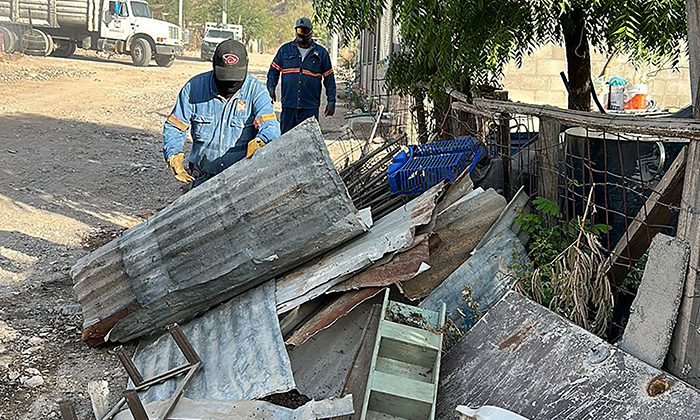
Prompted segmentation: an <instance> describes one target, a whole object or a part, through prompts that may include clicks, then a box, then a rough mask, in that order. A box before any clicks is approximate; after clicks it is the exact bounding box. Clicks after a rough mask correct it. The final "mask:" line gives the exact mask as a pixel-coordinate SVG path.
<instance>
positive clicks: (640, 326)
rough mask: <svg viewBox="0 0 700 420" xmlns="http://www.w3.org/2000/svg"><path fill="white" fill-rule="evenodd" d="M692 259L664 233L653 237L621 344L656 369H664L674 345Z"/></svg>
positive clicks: (678, 242) (687, 250)
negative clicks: (680, 306)
mask: <svg viewBox="0 0 700 420" xmlns="http://www.w3.org/2000/svg"><path fill="white" fill-rule="evenodd" d="M689 257H690V245H689V244H688V243H687V242H686V241H683V240H681V239H677V238H673V237H671V236H668V235H664V234H662V233H659V234H657V235H656V236H655V237H654V239H653V240H652V241H651V246H650V247H649V258H648V259H647V265H646V267H645V268H644V276H643V277H642V283H641V284H640V286H639V290H638V291H637V297H636V298H635V299H634V302H633V303H632V309H631V314H630V319H629V321H628V322H627V327H626V328H625V332H624V334H623V336H622V340H620V343H619V344H618V346H619V347H620V348H621V349H622V350H624V351H626V352H628V353H630V354H631V355H633V356H636V357H638V358H639V359H641V360H643V361H645V362H647V363H649V364H650V365H652V366H654V367H656V368H660V367H661V366H662V365H663V363H664V360H665V359H666V353H667V352H668V347H669V345H670V344H671V336H672V335H673V328H674V327H675V325H676V319H677V317H678V307H679V305H680V303H681V295H682V294H683V285H684V283H685V276H686V271H687V269H688V258H689Z"/></svg>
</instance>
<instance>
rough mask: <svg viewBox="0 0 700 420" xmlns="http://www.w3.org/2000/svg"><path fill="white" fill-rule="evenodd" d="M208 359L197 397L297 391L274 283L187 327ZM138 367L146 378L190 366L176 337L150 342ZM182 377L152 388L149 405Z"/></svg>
mask: <svg viewBox="0 0 700 420" xmlns="http://www.w3.org/2000/svg"><path fill="white" fill-rule="evenodd" d="M181 328H182V331H183V332H184V333H185V336H187V339H188V340H189V341H190V343H192V346H193V347H194V349H195V350H196V351H197V353H198V354H199V357H200V359H202V363H203V365H202V369H201V370H200V371H199V372H198V373H197V374H195V376H194V378H193V379H192V382H191V383H190V384H189V385H188V386H187V388H185V392H184V394H183V395H184V396H185V397H188V398H192V399H203V398H204V399H218V400H243V399H256V398H261V397H264V396H267V395H270V394H274V393H278V392H286V391H289V390H291V389H293V388H294V387H295V384H294V377H293V375H292V368H291V364H290V361H289V356H288V355H287V351H286V349H285V347H284V342H283V340H282V333H281V331H280V327H279V322H278V320H277V313H276V312H275V285H274V282H272V281H269V282H267V283H265V284H263V285H261V286H258V287H256V288H255V289H252V290H249V291H247V292H245V293H244V294H242V295H239V296H236V297H235V298H233V299H232V300H230V301H228V302H226V303H224V304H223V305H220V306H218V307H216V308H214V309H211V310H209V311H208V312H207V313H205V314H204V315H202V316H201V317H199V318H195V319H193V320H191V321H189V322H187V323H186V324H184V325H182V327H181ZM133 360H134V364H135V365H136V367H138V368H139V370H140V372H141V374H142V376H143V377H144V378H145V379H148V378H152V377H154V376H156V375H158V374H161V373H164V372H166V371H168V370H169V369H172V368H175V367H178V366H181V365H183V364H185V358H184V356H183V355H182V353H181V352H180V350H179V349H178V347H177V345H176V344H175V341H173V339H172V338H171V337H170V334H168V333H164V334H162V335H160V336H158V337H149V338H147V339H144V340H143V341H142V342H141V343H140V344H139V347H138V349H137V350H136V354H135V355H134V358H133ZM180 380H181V379H177V380H171V381H168V382H166V383H163V384H161V385H157V386H155V387H153V388H151V389H149V390H148V391H147V392H146V393H144V394H143V395H142V396H141V400H142V401H143V402H144V403H148V402H152V401H157V400H164V399H167V398H168V397H169V396H170V395H171V394H172V393H173V391H174V390H175V387H176V386H177V384H178V383H179V381H180Z"/></svg>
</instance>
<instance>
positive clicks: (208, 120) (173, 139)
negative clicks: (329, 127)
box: [163, 71, 280, 175]
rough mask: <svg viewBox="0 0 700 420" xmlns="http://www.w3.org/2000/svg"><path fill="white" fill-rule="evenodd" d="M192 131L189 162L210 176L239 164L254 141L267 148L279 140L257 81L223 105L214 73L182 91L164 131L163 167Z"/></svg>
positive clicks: (269, 104) (276, 124) (264, 93)
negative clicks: (250, 143) (264, 144)
mask: <svg viewBox="0 0 700 420" xmlns="http://www.w3.org/2000/svg"><path fill="white" fill-rule="evenodd" d="M190 128H192V151H191V152H190V162H191V163H192V164H193V165H194V166H195V167H196V168H197V169H199V170H200V171H202V172H204V173H206V174H209V175H216V174H218V173H219V172H221V171H223V170H224V169H226V168H228V167H229V166H231V165H233V164H234V163H236V162H238V161H239V160H241V159H243V158H244V157H245V155H246V152H247V149H248V142H249V141H251V140H252V139H254V138H255V137H259V138H260V139H262V141H264V142H265V143H269V142H270V141H272V140H274V139H275V138H277V137H279V135H280V125H279V122H278V121H277V118H276V117H275V112H274V110H273V109H272V102H271V100H270V95H269V94H268V93H267V89H265V85H263V83H262V82H261V81H259V80H258V79H256V78H255V77H253V76H251V75H248V77H247V78H246V80H245V82H243V86H242V87H241V89H240V90H239V91H238V92H236V94H235V95H233V96H232V97H231V98H229V99H228V100H227V99H226V98H224V97H223V96H221V95H219V92H218V91H217V89H216V85H215V84H214V76H213V71H209V72H206V73H202V74H199V75H197V76H195V77H193V78H192V79H190V80H189V81H188V82H187V83H186V84H185V86H183V88H182V90H180V94H179V95H178V97H177V103H176V104H175V108H173V112H172V113H171V114H170V115H169V116H168V119H167V120H166V121H165V125H164V126H163V155H164V157H165V160H166V162H167V160H168V159H169V158H170V157H171V156H173V155H176V154H178V153H182V152H183V151H184V146H185V138H186V137H187V130H188V129H190Z"/></svg>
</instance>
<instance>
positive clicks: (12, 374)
mask: <svg viewBox="0 0 700 420" xmlns="http://www.w3.org/2000/svg"><path fill="white" fill-rule="evenodd" d="M7 377H8V379H9V380H10V381H14V380H15V379H17V378H19V372H17V371H16V370H11V371H10V372H9V373H8V374H7Z"/></svg>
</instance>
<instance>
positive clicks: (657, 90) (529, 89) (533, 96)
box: [503, 45, 690, 109]
mask: <svg viewBox="0 0 700 420" xmlns="http://www.w3.org/2000/svg"><path fill="white" fill-rule="evenodd" d="M606 59H607V57H605V56H603V55H601V54H596V53H594V55H593V60H592V75H593V76H594V78H595V77H596V76H598V74H600V71H601V69H602V68H603V66H604V65H605V61H606ZM560 71H566V55H565V51H564V48H563V47H561V46H557V45H547V46H545V47H542V48H540V49H539V50H537V51H536V52H535V53H534V54H533V55H531V56H529V57H525V58H524V59H523V65H522V67H520V68H518V67H517V66H516V65H515V64H514V63H511V64H510V65H508V66H507V67H506V69H505V78H504V80H503V85H504V88H505V90H507V91H508V92H509V97H510V99H511V100H514V101H521V102H530V103H539V104H550V105H556V106H560V107H566V106H567V94H566V89H565V88H564V84H563V82H562V80H561V77H560V76H559V72H560ZM613 76H619V77H622V78H624V79H625V80H627V81H628V82H630V83H632V84H637V83H646V84H647V85H648V86H647V87H648V96H651V97H652V98H653V99H654V100H656V102H657V104H658V105H659V106H660V107H661V108H662V109H663V108H669V109H677V108H682V107H684V106H686V105H689V104H690V81H689V76H688V59H687V57H684V58H683V60H681V62H680V63H679V71H674V70H671V69H670V68H653V67H649V66H646V67H643V68H640V69H637V70H635V68H634V66H633V65H632V64H630V63H629V62H628V61H627V58H626V57H623V56H617V57H616V58H615V59H613V61H612V62H611V63H610V65H609V66H608V72H607V78H606V79H605V80H609V79H610V78H611V77H613Z"/></svg>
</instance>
